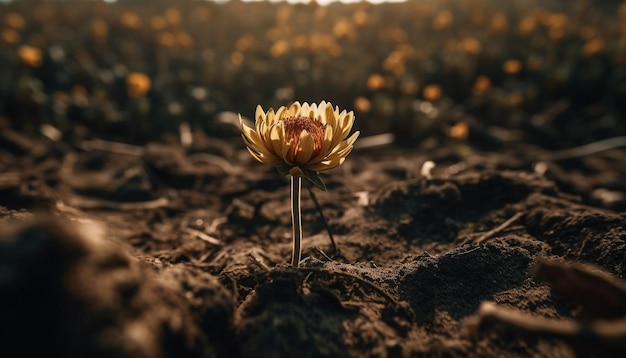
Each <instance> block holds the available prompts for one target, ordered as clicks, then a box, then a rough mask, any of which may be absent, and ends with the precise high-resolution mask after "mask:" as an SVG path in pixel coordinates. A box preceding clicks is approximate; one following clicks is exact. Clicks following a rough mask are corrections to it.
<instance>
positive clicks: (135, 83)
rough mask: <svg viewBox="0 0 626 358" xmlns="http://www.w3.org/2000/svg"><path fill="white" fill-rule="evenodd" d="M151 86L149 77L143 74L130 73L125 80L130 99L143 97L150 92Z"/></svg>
mask: <svg viewBox="0 0 626 358" xmlns="http://www.w3.org/2000/svg"><path fill="white" fill-rule="evenodd" d="M151 85H152V81H150V77H148V76H147V75H145V74H143V73H139V72H132V73H130V74H129V75H128V77H127V78H126V87H127V90H128V95H129V96H131V97H135V98H136V97H141V96H143V95H145V94H146V93H148V91H149V90H150V86H151Z"/></svg>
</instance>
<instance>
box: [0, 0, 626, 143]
mask: <svg viewBox="0 0 626 358" xmlns="http://www.w3.org/2000/svg"><path fill="white" fill-rule="evenodd" d="M0 13H2V14H3V15H2V16H1V18H0V31H1V35H0V42H1V45H0V71H1V73H0V125H2V126H4V127H7V126H9V127H13V128H17V129H20V130H28V131H36V130H37V128H38V127H39V125H40V124H42V123H49V124H51V125H53V126H55V127H57V128H59V129H60V130H61V131H62V132H63V133H65V134H66V135H67V136H68V137H70V138H71V137H73V136H104V137H107V138H111V139H117V140H121V141H128V142H138V143H143V142H145V141H147V140H150V139H155V138H162V137H163V136H167V135H168V134H172V133H176V131H177V128H178V124H179V123H180V122H181V121H187V122H190V123H191V125H192V127H193V128H201V129H204V130H205V131H207V132H208V133H214V134H218V135H220V134H221V133H220V131H223V130H225V129H224V128H223V126H220V123H219V121H217V120H216V118H219V117H220V113H223V112H235V113H242V114H243V115H244V116H251V115H252V114H253V110H254V108H255V107H256V105H257V104H263V105H265V106H268V107H277V106H279V105H287V104H290V103H291V102H293V101H295V100H306V101H311V102H319V101H320V100H322V99H324V100H328V101H331V102H332V103H336V104H337V105H339V106H340V107H342V108H353V109H354V110H355V113H356V116H357V122H356V124H355V126H356V128H357V129H359V130H361V131H362V132H363V133H364V134H365V135H371V134H379V133H387V132H393V133H395V134H396V138H397V141H398V142H399V143H401V144H408V145H414V144H416V143H418V142H421V141H423V140H425V139H429V138H430V137H431V136H432V133H430V132H429V131H431V130H432V129H433V127H437V132H438V133H439V134H440V135H442V136H444V137H451V138H452V140H465V139H467V137H471V135H472V133H473V130H472V127H473V126H474V125H479V126H480V127H481V128H484V129H485V130H486V131H487V132H490V133H491V132H493V133H495V134H494V135H495V136H496V137H498V136H499V135H500V137H501V138H499V139H503V140H506V141H510V140H520V141H530V142H534V143H536V144H539V145H542V146H545V147H548V148H551V149H556V148H562V147H566V146H571V145H577V144H583V143H586V142H590V141H593V140H597V139H602V138H606V137H607V136H609V135H620V134H624V133H626V124H625V123H626V121H625V120H624V110H626V67H625V66H624V64H625V63H626V3H621V2H617V1H599V2H592V1H586V0H577V1H574V2H572V1H565V0H550V1H541V2H539V1H521V0H519V1H507V2H501V1H496V0H450V1H445V0H431V1H409V2H406V3H399V4H379V5H372V4H369V3H365V2H364V3H356V4H341V3H333V4H330V5H328V6H320V5H316V4H315V3H314V2H313V3H310V4H297V5H290V4H287V3H268V2H255V3H243V2H239V1H230V2H227V3H223V4H217V3H212V2H195V1H166V0H163V1H119V2H116V3H105V2H102V1H78V2H77V1H71V2H64V1H58V2H53V1H41V2H31V1H16V2H14V3H10V4H2V5H0ZM451 108H456V109H460V110H461V111H462V112H463V113H464V114H465V115H464V116H461V117H460V118H458V116H456V117H455V116H452V117H453V118H450V115H449V112H450V111H449V109H451ZM467 117H471V118H467ZM474 120H475V121H477V123H474V122H472V121H474ZM441 126H444V127H441ZM581 127H582V128H584V130H580V128H581ZM499 128H504V129H506V130H508V131H511V132H509V133H508V134H507V135H505V136H502V135H501V134H502V131H498V129H499ZM425 133H426V135H425ZM470 139H471V138H470Z"/></svg>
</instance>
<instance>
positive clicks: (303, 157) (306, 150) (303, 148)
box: [295, 131, 314, 164]
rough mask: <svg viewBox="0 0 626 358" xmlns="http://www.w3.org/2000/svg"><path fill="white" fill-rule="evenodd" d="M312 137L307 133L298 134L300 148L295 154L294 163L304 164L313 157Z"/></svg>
mask: <svg viewBox="0 0 626 358" xmlns="http://www.w3.org/2000/svg"><path fill="white" fill-rule="evenodd" d="M313 146H314V142H313V137H311V134H310V133H309V132H307V131H302V133H300V146H299V148H298V151H297V153H296V158H295V162H296V163H299V164H306V163H307V162H308V161H309V160H311V157H312V156H313Z"/></svg>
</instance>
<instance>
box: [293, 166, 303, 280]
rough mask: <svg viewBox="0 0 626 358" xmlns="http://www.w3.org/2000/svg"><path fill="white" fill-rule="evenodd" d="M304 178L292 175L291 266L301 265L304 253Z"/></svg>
mask: <svg viewBox="0 0 626 358" xmlns="http://www.w3.org/2000/svg"><path fill="white" fill-rule="evenodd" d="M301 188H302V178H301V177H299V176H291V225H292V227H293V251H292V252H291V266H293V267H295V268H298V267H300V256H301V255H302V213H301V211H300V189H301Z"/></svg>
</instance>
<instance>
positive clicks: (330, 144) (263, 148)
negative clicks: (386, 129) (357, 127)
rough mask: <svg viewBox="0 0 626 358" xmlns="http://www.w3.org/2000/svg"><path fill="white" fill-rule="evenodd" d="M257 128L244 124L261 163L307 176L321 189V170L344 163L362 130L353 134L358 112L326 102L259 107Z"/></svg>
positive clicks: (250, 148) (252, 150)
mask: <svg viewBox="0 0 626 358" xmlns="http://www.w3.org/2000/svg"><path fill="white" fill-rule="evenodd" d="M254 118H255V128H250V127H248V126H246V125H245V124H244V123H243V120H242V119H241V115H240V116H239V121H240V123H241V129H242V137H243V140H244V142H245V144H246V146H247V147H248V151H249V152H250V154H251V155H252V157H254V159H256V160H258V161H259V162H261V163H265V164H268V165H272V166H275V167H277V168H278V170H279V171H280V172H281V173H282V174H284V175H291V176H294V177H304V178H306V179H308V180H309V181H311V182H312V183H313V184H314V185H316V186H317V187H319V188H321V189H325V186H324V183H323V182H322V181H321V179H320V178H319V176H318V172H321V171H324V170H328V169H332V168H335V167H337V166H339V165H341V164H342V163H343V162H344V160H345V159H346V156H347V155H348V154H350V152H351V151H352V148H353V145H354V142H355V141H356V139H357V138H358V136H359V132H358V131H357V132H355V133H353V134H352V135H351V136H350V137H348V134H350V131H351V130H352V124H353V123H354V112H352V111H350V112H346V111H345V110H343V111H342V112H341V113H340V112H339V107H335V108H334V109H333V106H332V104H331V103H327V102H325V101H322V102H320V103H319V104H315V103H313V104H308V103H306V102H305V103H302V104H300V103H299V102H295V103H294V104H292V105H291V106H289V107H285V106H283V107H280V108H279V109H278V110H277V111H274V110H273V109H270V110H268V111H267V112H265V111H264V110H263V108H262V107H261V106H257V108H256V113H255V115H254Z"/></svg>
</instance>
